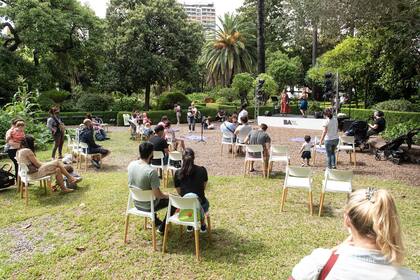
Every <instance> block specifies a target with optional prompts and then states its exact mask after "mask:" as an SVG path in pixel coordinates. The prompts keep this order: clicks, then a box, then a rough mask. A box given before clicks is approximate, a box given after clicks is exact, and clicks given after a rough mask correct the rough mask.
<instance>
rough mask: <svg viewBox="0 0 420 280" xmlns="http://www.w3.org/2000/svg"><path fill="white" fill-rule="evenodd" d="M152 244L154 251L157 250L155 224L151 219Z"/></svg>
mask: <svg viewBox="0 0 420 280" xmlns="http://www.w3.org/2000/svg"><path fill="white" fill-rule="evenodd" d="M152 245H153V250H154V251H156V250H157V247H156V225H155V223H154V222H153V221H152Z"/></svg>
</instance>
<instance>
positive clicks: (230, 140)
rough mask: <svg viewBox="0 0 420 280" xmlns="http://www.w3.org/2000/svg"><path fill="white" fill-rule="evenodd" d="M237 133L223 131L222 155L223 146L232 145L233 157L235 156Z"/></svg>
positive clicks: (221, 153)
mask: <svg viewBox="0 0 420 280" xmlns="http://www.w3.org/2000/svg"><path fill="white" fill-rule="evenodd" d="M234 140H235V134H233V133H232V132H222V146H221V148H220V156H222V155H223V146H224V145H227V146H231V147H232V157H235V151H234V150H235V141H234Z"/></svg>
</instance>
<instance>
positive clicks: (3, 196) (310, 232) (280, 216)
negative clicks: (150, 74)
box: [0, 132, 420, 279]
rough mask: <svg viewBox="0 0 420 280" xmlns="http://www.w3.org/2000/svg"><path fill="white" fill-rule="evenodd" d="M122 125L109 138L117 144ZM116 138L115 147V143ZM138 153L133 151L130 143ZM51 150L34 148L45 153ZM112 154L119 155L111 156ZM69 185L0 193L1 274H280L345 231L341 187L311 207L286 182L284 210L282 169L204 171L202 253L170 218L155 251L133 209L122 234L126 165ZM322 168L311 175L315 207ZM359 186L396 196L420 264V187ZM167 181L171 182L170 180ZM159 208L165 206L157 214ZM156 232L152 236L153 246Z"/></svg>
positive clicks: (371, 182)
mask: <svg viewBox="0 0 420 280" xmlns="http://www.w3.org/2000/svg"><path fill="white" fill-rule="evenodd" d="M126 136H127V134H126V133H125V132H121V133H113V135H112V137H113V140H112V141H110V142H107V145H108V146H110V147H111V148H112V150H113V152H114V154H115V153H119V152H122V151H123V150H126V151H128V150H129V149H130V147H131V148H132V149H135V146H136V145H135V143H130V144H129V145H125V146H122V145H118V143H121V142H120V141H121V140H122V139H123V138H124V137H126ZM117 146H119V148H117ZM132 153H134V151H132ZM48 154H49V152H48V153H47V152H42V153H39V156H40V157H41V158H48ZM113 164H117V163H113ZM83 176H84V180H83V182H82V183H81V184H80V189H79V190H78V191H76V192H74V193H71V194H66V195H61V194H59V193H48V194H47V195H44V193H43V191H42V190H41V189H38V188H37V187H36V186H34V187H33V188H32V190H31V191H30V201H29V206H28V207H25V206H24V203H23V201H22V200H21V199H20V198H19V196H18V194H17V193H16V190H9V191H3V192H1V193H0V207H1V210H2V211H0V248H1V250H0V278H4V279H8V278H13V279H40V278H43V279H77V278H79V279H80V278H83V279H130V278H131V279H157V278H162V279H286V278H287V276H289V275H290V272H291V269H292V268H293V266H294V264H296V263H297V262H298V261H299V260H300V259H301V258H302V257H303V256H305V255H307V254H309V253H310V252H311V250H312V249H314V248H317V247H332V246H334V245H336V244H338V243H340V241H341V240H343V239H344V238H345V237H346V230H345V229H344V228H343V226H342V207H343V206H344V203H345V199H346V196H345V195H342V194H327V195H326V198H325V200H326V203H325V206H326V208H325V215H324V216H323V217H321V218H320V217H318V216H316V215H314V216H309V212H308V208H307V205H306V198H307V193H306V192H304V191H298V190H290V191H289V195H288V199H287V202H286V207H285V212H283V213H281V212H280V204H279V201H280V195H281V189H280V186H281V184H282V182H283V181H282V179H281V178H277V179H269V180H267V179H262V178H243V177H242V176H237V177H210V180H209V188H208V190H207V196H208V199H209V201H210V204H211V208H210V209H211V210H210V211H211V216H212V225H213V239H212V242H211V243H209V242H208V241H207V238H206V235H202V236H201V252H202V261H201V263H200V264H198V263H196V262H195V256H194V239H193V236H192V235H190V234H185V233H184V234H183V236H182V238H181V236H180V234H179V230H178V228H174V227H172V234H171V236H170V239H169V246H168V253H166V254H162V253H161V252H160V251H158V252H153V250H152V244H151V232H150V230H147V231H144V230H143V229H142V227H143V219H141V218H135V217H133V218H132V219H131V226H130V230H129V244H124V243H123V231H124V213H125V208H126V203H127V195H128V190H127V174H126V172H95V171H93V172H88V173H86V174H83ZM320 182H321V174H317V176H316V178H315V184H314V185H315V189H314V205H315V207H314V212H315V213H316V212H317V210H318V207H317V205H318V203H319V193H320ZM354 185H355V188H360V187H365V186H375V187H380V188H386V189H389V190H390V191H391V192H392V193H393V195H394V196H395V198H396V200H397V204H398V209H399V213H400V216H401V220H402V225H403V230H404V233H405V243H406V247H407V249H408V250H407V258H406V263H405V265H406V266H408V267H409V268H411V269H413V270H416V271H419V270H420V244H419V240H420V224H419V202H420V199H419V198H420V189H419V188H413V187H410V186H406V185H403V184H399V183H398V182H395V181H383V180H379V179H375V178H373V177H367V176H363V177H356V178H355V182H354ZM168 191H170V192H173V191H174V189H173V188H169V189H168ZM163 213H164V212H161V216H162V215H163ZM161 241H162V238H160V237H158V248H160V244H161Z"/></svg>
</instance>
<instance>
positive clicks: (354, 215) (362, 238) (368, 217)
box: [289, 188, 420, 280]
mask: <svg viewBox="0 0 420 280" xmlns="http://www.w3.org/2000/svg"><path fill="white" fill-rule="evenodd" d="M344 227H345V228H346V229H347V230H348V232H349V234H350V235H349V236H348V237H347V238H346V240H345V241H344V242H343V243H341V244H340V245H338V246H336V247H334V248H332V249H321V248H318V249H315V250H314V251H313V252H312V253H311V254H310V255H309V256H306V257H304V258H303V259H302V260H301V261H300V262H299V264H297V265H296V266H295V267H294V268H293V271H292V277H291V279H294V280H304V279H305V280H306V279H353V280H365V279H381V280H391V279H406V280H411V279H412V280H414V279H417V280H418V279H420V276H419V275H418V274H417V273H415V272H414V271H411V270H408V269H406V268H403V267H401V264H402V261H403V257H404V245H403V241H402V234H401V226H400V220H399V218H398V213H397V207H396V205H395V201H394V199H393V197H392V196H391V194H390V193H389V192H388V191H387V190H384V189H379V190H377V189H373V188H368V189H359V190H357V191H354V192H353V193H351V194H350V197H349V200H348V202H347V205H346V206H345V208H344ZM289 279H290V278H289Z"/></svg>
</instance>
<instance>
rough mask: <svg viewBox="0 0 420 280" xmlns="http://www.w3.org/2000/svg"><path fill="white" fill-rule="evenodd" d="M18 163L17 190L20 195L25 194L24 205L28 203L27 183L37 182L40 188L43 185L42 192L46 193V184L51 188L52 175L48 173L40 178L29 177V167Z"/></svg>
mask: <svg viewBox="0 0 420 280" xmlns="http://www.w3.org/2000/svg"><path fill="white" fill-rule="evenodd" d="M18 164H19V171H18V177H19V178H18V182H17V185H18V191H19V192H20V197H21V198H23V196H25V206H27V205H28V201H29V191H28V186H29V183H32V182H37V181H38V182H39V186H40V187H41V188H42V187H44V192H45V194H47V185H48V187H49V188H51V180H52V177H51V176H50V175H48V176H45V177H42V178H38V179H31V178H30V177H29V174H28V172H29V168H28V166H27V165H26V164H24V163H21V162H18Z"/></svg>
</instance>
